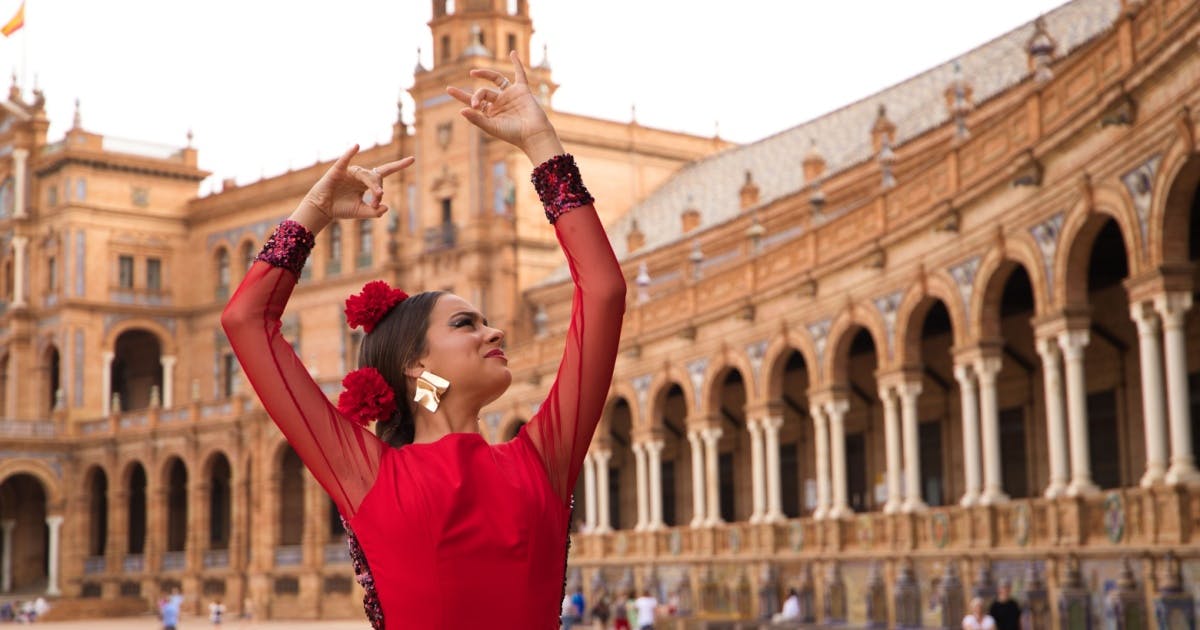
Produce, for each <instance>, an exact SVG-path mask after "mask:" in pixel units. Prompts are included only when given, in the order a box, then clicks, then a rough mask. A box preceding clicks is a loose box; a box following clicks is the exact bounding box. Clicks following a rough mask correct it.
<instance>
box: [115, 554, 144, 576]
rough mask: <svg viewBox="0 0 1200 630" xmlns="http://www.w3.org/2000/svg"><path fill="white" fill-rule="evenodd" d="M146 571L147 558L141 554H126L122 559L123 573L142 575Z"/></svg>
mask: <svg viewBox="0 0 1200 630" xmlns="http://www.w3.org/2000/svg"><path fill="white" fill-rule="evenodd" d="M145 570H146V557H145V556H143V555H142V554H140V553H130V554H125V557H124V558H122V559H121V571H122V572H123V573H141V572H142V571H145Z"/></svg>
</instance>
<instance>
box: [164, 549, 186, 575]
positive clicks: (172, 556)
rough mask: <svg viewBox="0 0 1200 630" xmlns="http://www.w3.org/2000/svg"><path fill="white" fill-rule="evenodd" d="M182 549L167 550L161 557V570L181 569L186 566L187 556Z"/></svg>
mask: <svg viewBox="0 0 1200 630" xmlns="http://www.w3.org/2000/svg"><path fill="white" fill-rule="evenodd" d="M184 553H185V552H182V551H168V552H166V553H164V554H163V557H162V570H163V571H182V570H183V569H184V567H186V566H187V556H185V555H184Z"/></svg>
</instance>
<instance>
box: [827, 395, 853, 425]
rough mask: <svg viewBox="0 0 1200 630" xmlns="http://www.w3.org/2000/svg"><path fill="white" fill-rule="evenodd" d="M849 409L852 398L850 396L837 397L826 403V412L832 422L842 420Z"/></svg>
mask: <svg viewBox="0 0 1200 630" xmlns="http://www.w3.org/2000/svg"><path fill="white" fill-rule="evenodd" d="M849 410H850V400H849V399H848V398H836V399H834V400H830V401H828V402H826V403H825V413H826V414H827V415H828V416H829V421H830V422H835V421H836V422H841V421H842V420H844V419H845V417H846V412H847V411H849Z"/></svg>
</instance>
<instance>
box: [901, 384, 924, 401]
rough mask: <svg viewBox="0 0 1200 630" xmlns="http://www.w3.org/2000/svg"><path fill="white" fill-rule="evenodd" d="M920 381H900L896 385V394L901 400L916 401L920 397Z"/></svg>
mask: <svg viewBox="0 0 1200 630" xmlns="http://www.w3.org/2000/svg"><path fill="white" fill-rule="evenodd" d="M921 389H922V385H921V381H901V382H900V383H897V384H896V393H897V394H899V395H900V398H901V399H902V400H905V401H908V400H910V399H911V400H916V398H917V397H918V396H920V395H921Z"/></svg>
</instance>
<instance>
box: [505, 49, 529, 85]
mask: <svg viewBox="0 0 1200 630" xmlns="http://www.w3.org/2000/svg"><path fill="white" fill-rule="evenodd" d="M508 58H509V59H512V62H513V75H515V76H516V77H517V83H518V84H522V85H527V84H528V83H529V79H527V78H526V77H525V66H524V65H522V64H521V57H520V55H518V54H517V51H515V50H513V51H511V52H509V53H508Z"/></svg>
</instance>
